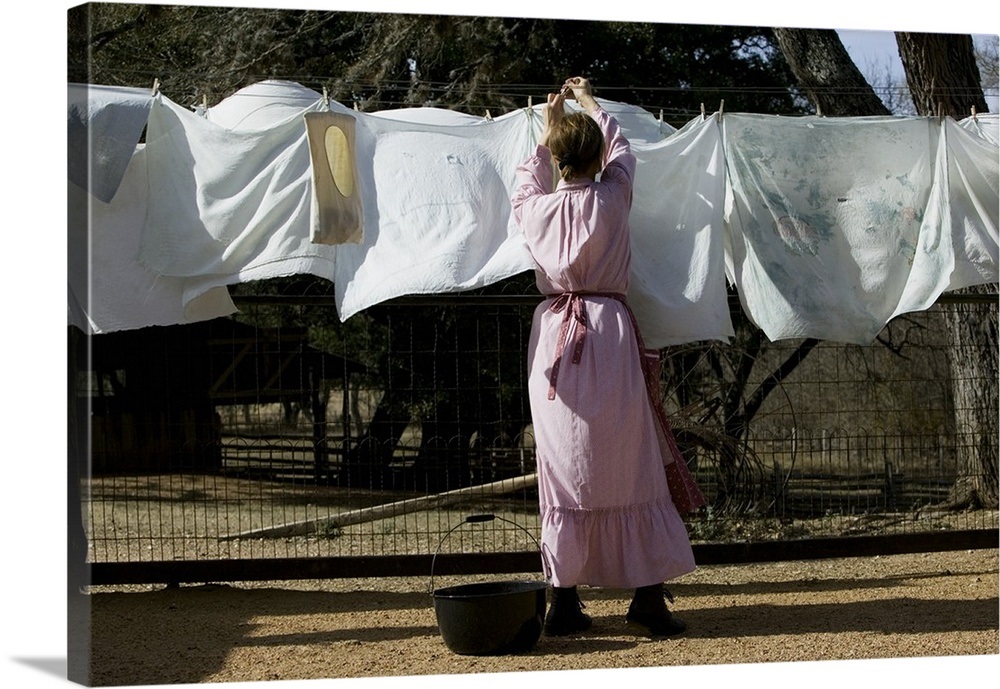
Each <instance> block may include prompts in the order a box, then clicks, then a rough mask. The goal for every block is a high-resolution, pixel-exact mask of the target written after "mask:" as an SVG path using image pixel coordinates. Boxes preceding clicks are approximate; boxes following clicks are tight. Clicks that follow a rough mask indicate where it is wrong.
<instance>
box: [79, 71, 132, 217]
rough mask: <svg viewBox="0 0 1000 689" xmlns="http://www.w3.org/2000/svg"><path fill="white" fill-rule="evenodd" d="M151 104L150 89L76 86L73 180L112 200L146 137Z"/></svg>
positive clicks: (102, 199) (80, 185) (105, 199)
mask: <svg viewBox="0 0 1000 689" xmlns="http://www.w3.org/2000/svg"><path fill="white" fill-rule="evenodd" d="M151 103H152V91H151V90H150V89H137V88H125V87H121V86H95V85H93V84H70V85H69V107H68V108H67V127H68V131H67V153H68V156H67V162H68V175H69V181H70V182H72V183H73V184H75V185H77V186H78V187H80V188H82V189H86V190H87V191H89V192H90V193H91V194H93V196H94V197H95V198H97V199H99V200H101V201H103V202H104V203H109V202H110V201H111V199H112V198H114V196H115V193H116V192H117V191H118V186H119V184H121V181H122V177H123V176H124V175H125V168H127V167H128V164H129V160H131V158H132V151H134V150H135V146H136V144H137V143H139V138H140V137H141V136H142V130H143V128H144V127H145V126H146V119H147V117H148V116H149V108H150V104H151Z"/></svg>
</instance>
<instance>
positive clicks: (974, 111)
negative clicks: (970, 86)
mask: <svg viewBox="0 0 1000 689" xmlns="http://www.w3.org/2000/svg"><path fill="white" fill-rule="evenodd" d="M969 110H970V114H971V115H972V121H973V122H978V121H979V120H977V119H976V106H975V105H973V106H972V107H971V108H970V109H969Z"/></svg>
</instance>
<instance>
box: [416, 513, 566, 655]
mask: <svg viewBox="0 0 1000 689" xmlns="http://www.w3.org/2000/svg"><path fill="white" fill-rule="evenodd" d="M496 518H499V517H495V516H494V515H492V514H486V515H476V516H472V517H466V520H465V522H477V521H490V520H492V519H496ZM500 519H501V520H502V521H508V520H506V519H502V518H500ZM509 523H511V524H513V522H509ZM514 525H515V526H519V528H522V529H523V527H520V525H518V524H514ZM458 526H461V524H459V525H458ZM456 528H458V527H457V526H456V527H453V528H452V529H451V531H449V532H448V533H447V534H445V536H444V538H447V537H448V535H449V534H450V533H451V532H452V531H454V530H455V529H456ZM528 535H529V536H530V535H531V534H530V533H529V534H528ZM444 538H442V539H441V542H442V543H443V542H444ZM532 540H534V537H532ZM536 545H537V541H536ZM440 549H441V544H440V543H439V544H438V550H440ZM434 557H435V559H436V558H437V553H435V554H434ZM433 587H434V562H433V560H432V561H431V588H432V592H431V595H432V597H433V598H434V613H435V615H436V616H437V623H438V630H439V631H440V632H441V637H442V638H443V639H444V643H445V645H446V646H447V647H448V649H449V650H451V651H452V652H453V653H457V654H459V655H507V654H515V653H526V652H527V651H530V650H531V649H532V648H534V647H535V644H536V643H538V639H539V638H541V635H542V621H543V620H544V618H545V591H546V589H547V588H548V584H547V583H546V582H544V581H496V582H483V583H476V584H463V585H460V586H449V587H447V588H441V589H436V590H434V588H433Z"/></svg>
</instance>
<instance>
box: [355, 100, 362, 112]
mask: <svg viewBox="0 0 1000 689" xmlns="http://www.w3.org/2000/svg"><path fill="white" fill-rule="evenodd" d="M354 112H361V108H359V107H358V101H354Z"/></svg>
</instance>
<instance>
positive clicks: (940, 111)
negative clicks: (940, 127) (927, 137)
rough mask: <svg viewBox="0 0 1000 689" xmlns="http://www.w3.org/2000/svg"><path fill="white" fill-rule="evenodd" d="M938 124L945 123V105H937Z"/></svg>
mask: <svg viewBox="0 0 1000 689" xmlns="http://www.w3.org/2000/svg"><path fill="white" fill-rule="evenodd" d="M937 115H938V124H941V123H942V122H944V103H938V104H937Z"/></svg>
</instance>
